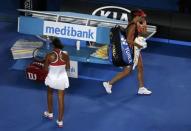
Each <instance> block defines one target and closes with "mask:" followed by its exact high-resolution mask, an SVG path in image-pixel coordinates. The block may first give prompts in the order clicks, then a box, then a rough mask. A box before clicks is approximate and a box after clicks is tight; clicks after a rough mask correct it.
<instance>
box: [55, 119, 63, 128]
mask: <svg viewBox="0 0 191 131" xmlns="http://www.w3.org/2000/svg"><path fill="white" fill-rule="evenodd" d="M56 124H57V125H58V127H59V128H62V127H63V121H58V120H57V121H56Z"/></svg>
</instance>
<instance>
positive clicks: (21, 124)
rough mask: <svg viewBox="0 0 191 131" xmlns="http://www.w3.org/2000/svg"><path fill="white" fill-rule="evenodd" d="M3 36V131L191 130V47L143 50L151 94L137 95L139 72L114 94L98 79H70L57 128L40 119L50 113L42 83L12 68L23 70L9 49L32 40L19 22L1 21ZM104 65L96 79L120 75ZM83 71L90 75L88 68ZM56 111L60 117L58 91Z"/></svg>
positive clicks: (120, 84)
mask: <svg viewBox="0 0 191 131" xmlns="http://www.w3.org/2000/svg"><path fill="white" fill-rule="evenodd" d="M0 33H1V35H0V47H1V48H0V56H1V58H0V63H1V68H0V72H1V73H0V78H1V79H0V116H1V119H0V130H1V131H52V130H59V131H60V130H64V131H190V130H191V113H190V110H191V104H190V99H191V95H190V94H191V88H190V85H191V79H190V78H191V70H190V68H191V57H190V56H191V53H190V50H191V49H190V47H180V46H173V45H171V46H169V45H159V44H156V45H155V43H151V44H150V46H149V47H148V49H147V50H145V51H144V52H143V60H144V72H145V84H146V86H147V87H148V88H150V89H151V90H152V91H153V94H152V95H151V96H138V95H136V93H137V86H138V84H137V79H136V73H137V72H136V71H133V72H132V74H131V75H130V76H129V77H127V78H125V79H123V80H121V81H120V82H118V83H117V84H116V85H114V88H113V93H112V94H111V95H107V94H106V93H105V90H104V88H103V87H102V82H100V81H97V80H90V79H82V78H81V79H70V84H71V85H70V88H69V89H68V90H66V93H65V115H64V127H63V128H62V129H58V128H57V127H56V123H55V121H56V117H55V118H54V119H53V121H48V120H46V119H44V118H43V117H42V113H43V111H44V110H45V109H46V87H45V86H44V84H43V83H36V82H33V81H29V80H26V79H25V72H24V71H23V68H24V67H22V68H20V69H21V70H13V69H12V68H13V66H15V67H18V68H19V67H20V66H16V61H15V60H13V59H12V56H11V52H10V48H11V46H12V45H13V44H14V42H15V41H16V40H18V39H19V38H31V36H25V35H21V34H18V33H16V24H12V23H3V22H1V23H0ZM23 62H24V61H23ZM25 62H30V61H28V60H26V61H25ZM23 65H24V64H23ZM86 66H87V67H88V65H84V67H86ZM105 66H106V65H105ZM105 66H104V68H103V71H105V73H102V74H101V73H99V72H98V74H96V73H97V72H96V68H97V67H99V65H94V66H92V67H91V68H93V69H95V70H94V72H91V73H92V75H95V76H96V77H98V76H100V77H103V78H104V79H108V78H109V77H112V75H114V74H115V72H117V69H114V70H111V69H113V68H111V67H109V69H107V68H106V67H105ZM112 71H113V72H112ZM81 72H85V73H86V68H83V70H81ZM95 72H96V73H95ZM84 76H87V75H86V74H84ZM108 76H109V77H108ZM54 112H55V116H57V96H56V92H55V93H54Z"/></svg>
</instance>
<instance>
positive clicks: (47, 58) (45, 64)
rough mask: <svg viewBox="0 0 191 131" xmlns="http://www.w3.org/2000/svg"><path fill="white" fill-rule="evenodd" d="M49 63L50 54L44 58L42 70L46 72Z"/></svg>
mask: <svg viewBox="0 0 191 131" xmlns="http://www.w3.org/2000/svg"><path fill="white" fill-rule="evenodd" d="M49 63H50V54H47V55H46V57H45V62H44V69H45V70H46V71H48V66H49Z"/></svg>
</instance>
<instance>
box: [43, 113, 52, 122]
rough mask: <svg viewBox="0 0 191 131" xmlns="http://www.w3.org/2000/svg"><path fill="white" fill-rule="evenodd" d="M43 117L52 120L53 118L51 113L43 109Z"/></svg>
mask: <svg viewBox="0 0 191 131" xmlns="http://www.w3.org/2000/svg"><path fill="white" fill-rule="evenodd" d="M44 117H46V118H48V119H50V120H52V119H53V113H49V112H48V111H45V112H44Z"/></svg>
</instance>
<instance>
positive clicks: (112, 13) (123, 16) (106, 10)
mask: <svg viewBox="0 0 191 131" xmlns="http://www.w3.org/2000/svg"><path fill="white" fill-rule="evenodd" d="M130 13H131V11H130V10H128V9H125V8H123V7H119V6H103V7H100V8H98V9H96V10H94V11H93V13H92V15H97V16H104V17H108V18H113V19H118V20H123V21H128V14H130Z"/></svg>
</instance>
